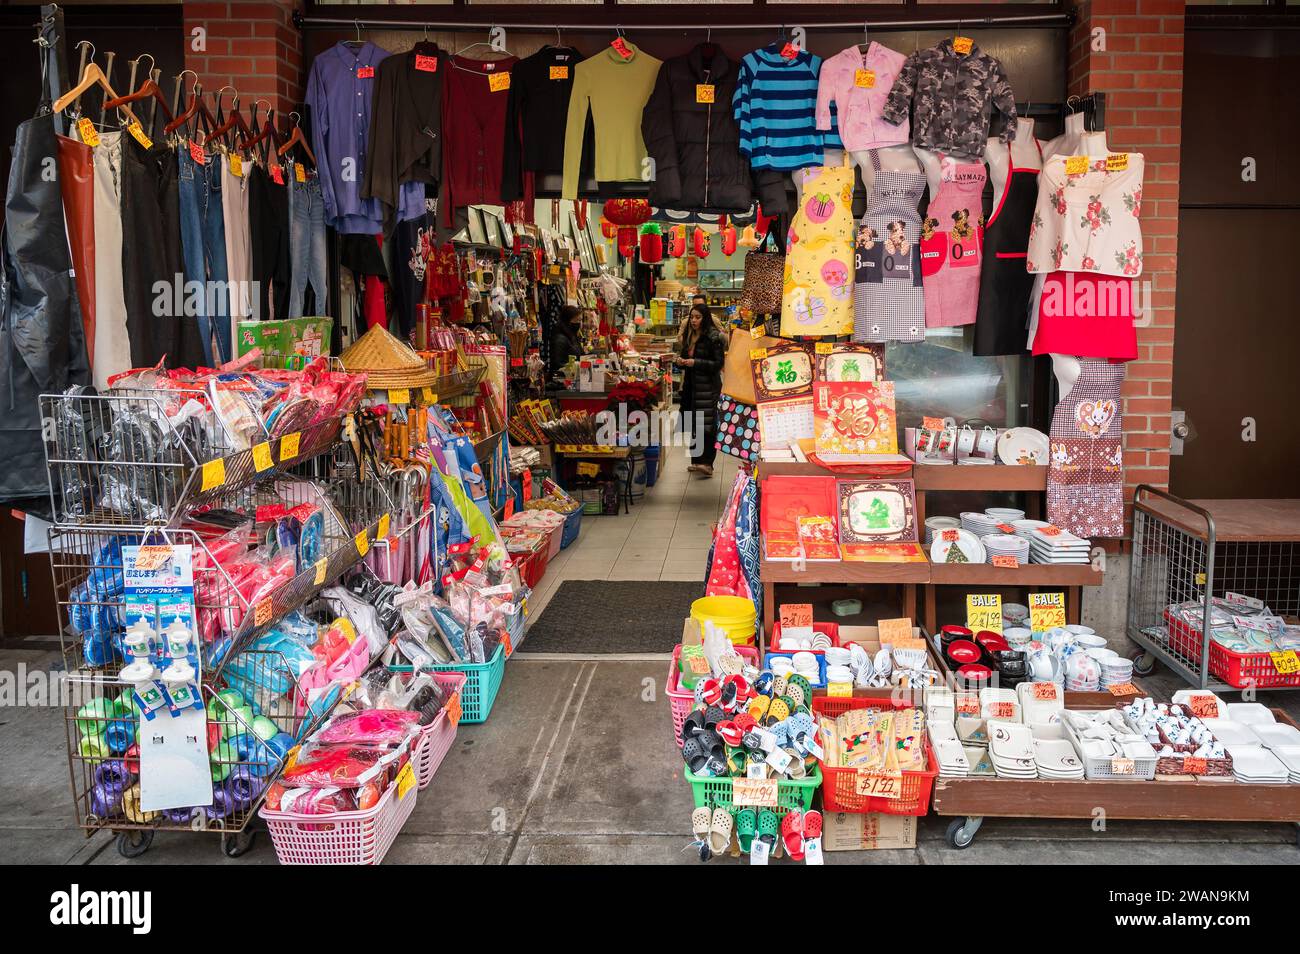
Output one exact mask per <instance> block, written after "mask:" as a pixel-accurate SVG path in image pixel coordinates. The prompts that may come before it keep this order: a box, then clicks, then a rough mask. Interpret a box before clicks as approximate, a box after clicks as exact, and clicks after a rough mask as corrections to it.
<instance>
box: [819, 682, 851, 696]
mask: <svg viewBox="0 0 1300 954" xmlns="http://www.w3.org/2000/svg"><path fill="white" fill-rule="evenodd" d="M826 695H828V696H830V697H831V698H832V699H848V698H851V697H852V696H853V683H851V682H829V683H827V684H826Z"/></svg>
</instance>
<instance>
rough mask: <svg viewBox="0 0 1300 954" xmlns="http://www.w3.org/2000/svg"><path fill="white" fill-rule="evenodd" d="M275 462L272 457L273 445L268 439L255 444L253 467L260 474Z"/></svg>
mask: <svg viewBox="0 0 1300 954" xmlns="http://www.w3.org/2000/svg"><path fill="white" fill-rule="evenodd" d="M274 463H275V461H273V460H272V459H271V445H270V444H268V443H267V442H266V441H262V443H260V444H254V445H253V469H254V470H256V471H257V472H258V473H259V474H260V473H261V472H262V471H264V470H270V469H271V466H272V465H273V464H274Z"/></svg>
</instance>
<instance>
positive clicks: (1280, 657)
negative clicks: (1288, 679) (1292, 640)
mask: <svg viewBox="0 0 1300 954" xmlns="http://www.w3.org/2000/svg"><path fill="white" fill-rule="evenodd" d="M1269 655H1270V656H1272V657H1273V668H1274V669H1276V670H1277V671H1278V673H1279V674H1281V675H1283V676H1293V675H1295V674H1296V673H1297V672H1300V656H1297V655H1296V652H1295V650H1294V649H1288V650H1286V652H1281V653H1269Z"/></svg>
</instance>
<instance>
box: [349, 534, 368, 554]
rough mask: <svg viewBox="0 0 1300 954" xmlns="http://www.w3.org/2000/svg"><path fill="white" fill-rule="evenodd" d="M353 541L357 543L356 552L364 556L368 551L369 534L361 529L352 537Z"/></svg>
mask: <svg viewBox="0 0 1300 954" xmlns="http://www.w3.org/2000/svg"><path fill="white" fill-rule="evenodd" d="M353 542H354V543H356V545H357V553H359V554H361V555H362V556H365V555H366V554H367V553H369V552H370V536H369V534H367V533H366V531H365V530H362V531H361V532H360V533H358V534H357V535H356V536H355V537H353Z"/></svg>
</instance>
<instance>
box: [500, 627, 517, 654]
mask: <svg viewBox="0 0 1300 954" xmlns="http://www.w3.org/2000/svg"><path fill="white" fill-rule="evenodd" d="M501 645H502V646H504V647H505V649H506V659H509V658H510V657H511V656H513V655H514V654H515V644H514V643H513V642H511V640H510V634H509V633H506V634H505V635H503V636H502V637H501Z"/></svg>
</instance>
